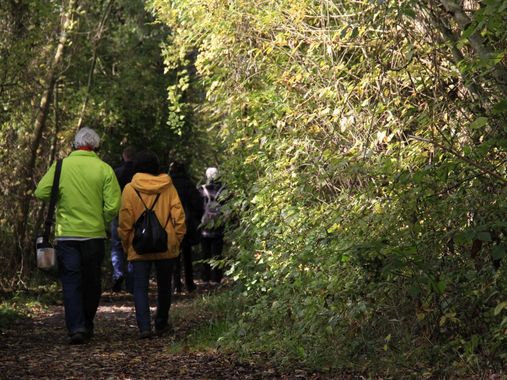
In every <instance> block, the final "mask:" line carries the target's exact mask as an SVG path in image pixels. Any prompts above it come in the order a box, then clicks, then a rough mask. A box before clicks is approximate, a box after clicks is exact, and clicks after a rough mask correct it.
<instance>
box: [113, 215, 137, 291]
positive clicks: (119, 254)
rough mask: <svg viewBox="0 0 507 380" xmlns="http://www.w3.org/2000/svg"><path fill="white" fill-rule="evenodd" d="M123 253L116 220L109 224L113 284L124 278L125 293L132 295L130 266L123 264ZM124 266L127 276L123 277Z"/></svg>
mask: <svg viewBox="0 0 507 380" xmlns="http://www.w3.org/2000/svg"><path fill="white" fill-rule="evenodd" d="M125 261H126V259H125V253H124V252H123V246H122V245H121V239H120V237H119V236H118V218H117V217H116V218H114V219H113V221H112V222H111V264H112V265H113V282H115V281H116V280H118V279H119V278H120V277H124V278H125V284H126V288H127V291H129V292H130V293H132V286H133V284H132V281H133V278H132V264H131V263H128V264H125ZM125 265H126V266H127V275H125Z"/></svg>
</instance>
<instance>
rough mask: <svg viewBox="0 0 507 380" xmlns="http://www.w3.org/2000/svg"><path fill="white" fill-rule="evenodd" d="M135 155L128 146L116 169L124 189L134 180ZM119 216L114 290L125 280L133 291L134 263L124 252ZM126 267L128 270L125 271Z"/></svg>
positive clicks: (113, 259) (114, 223) (114, 250)
mask: <svg viewBox="0 0 507 380" xmlns="http://www.w3.org/2000/svg"><path fill="white" fill-rule="evenodd" d="M134 156H135V150H134V148H133V147H130V146H129V147H126V148H125V149H124V150H123V153H122V158H123V161H122V163H121V164H120V166H118V167H117V168H115V169H114V173H115V174H116V178H117V179H118V183H119V184H120V189H121V191H123V189H124V188H125V185H126V184H127V183H129V182H130V181H131V180H132V177H133V176H134V174H135V171H134ZM117 229H118V216H116V217H115V218H114V219H113V221H112V222H111V264H112V266H113V292H119V291H121V288H122V283H123V281H124V280H125V279H126V281H125V283H126V284H125V285H126V288H127V291H128V292H130V293H132V291H133V285H132V277H133V276H132V265H131V264H130V263H128V264H127V263H126V261H127V259H126V257H125V253H124V252H123V247H122V245H121V239H120V237H119V236H118V231H117ZM125 269H126V270H127V271H126V272H125Z"/></svg>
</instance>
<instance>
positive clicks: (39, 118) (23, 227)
mask: <svg viewBox="0 0 507 380" xmlns="http://www.w3.org/2000/svg"><path fill="white" fill-rule="evenodd" d="M76 7H77V0H70V1H69V4H68V6H67V10H66V11H64V12H63V14H62V15H61V31H60V36H59V38H58V45H57V47H56V50H55V54H54V56H53V58H52V60H51V62H50V63H49V70H48V73H47V75H46V80H45V88H44V91H43V93H42V96H41V99H40V103H39V107H38V108H37V112H36V117H35V124H34V132H33V140H32V143H31V146H30V157H29V158H28V160H27V163H26V165H25V181H26V182H25V184H24V186H23V192H22V194H21V205H20V209H21V214H20V217H19V221H18V225H17V229H16V230H17V231H16V236H17V241H18V246H17V249H18V253H19V254H18V255H17V256H18V257H20V258H22V259H25V256H26V254H27V252H26V251H27V248H28V244H27V240H28V239H26V232H27V223H28V216H29V211H30V200H31V197H32V195H31V191H30V190H31V189H32V188H33V174H34V170H35V162H36V159H37V150H38V149H39V146H40V142H41V140H42V134H43V132H44V129H45V127H46V119H47V117H48V113H49V109H50V104H51V97H52V94H53V91H54V88H55V84H56V82H57V79H58V72H59V67H60V63H61V61H62V58H63V53H64V48H65V45H66V44H67V41H68V36H69V32H70V30H71V29H72V26H73V20H72V15H73V14H74V11H75V10H76Z"/></svg>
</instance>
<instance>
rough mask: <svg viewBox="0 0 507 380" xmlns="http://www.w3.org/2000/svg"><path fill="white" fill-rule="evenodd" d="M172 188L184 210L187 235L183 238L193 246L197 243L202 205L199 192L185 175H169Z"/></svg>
mask: <svg viewBox="0 0 507 380" xmlns="http://www.w3.org/2000/svg"><path fill="white" fill-rule="evenodd" d="M171 179H172V181H173V184H174V187H175V188H176V191H177V192H178V196H179V197H180V201H181V204H182V205H183V209H184V210H185V221H186V225H187V234H186V235H185V238H186V239H187V241H188V242H189V243H190V244H192V245H194V244H197V243H198V242H199V237H200V236H199V235H200V234H199V232H198V230H197V227H198V226H199V224H200V223H201V217H202V213H203V203H202V199H201V196H200V194H199V191H198V190H197V188H196V187H195V184H194V183H193V182H192V180H191V179H190V178H189V177H188V176H187V175H185V174H179V173H178V174H171Z"/></svg>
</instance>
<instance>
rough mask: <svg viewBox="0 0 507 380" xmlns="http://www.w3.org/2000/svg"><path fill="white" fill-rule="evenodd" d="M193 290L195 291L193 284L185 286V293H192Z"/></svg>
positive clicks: (195, 287)
mask: <svg viewBox="0 0 507 380" xmlns="http://www.w3.org/2000/svg"><path fill="white" fill-rule="evenodd" d="M195 289H197V286H196V285H195V284H194V283H193V282H192V283H190V284H187V291H188V292H189V293H192V292H193V291H194V290H195Z"/></svg>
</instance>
